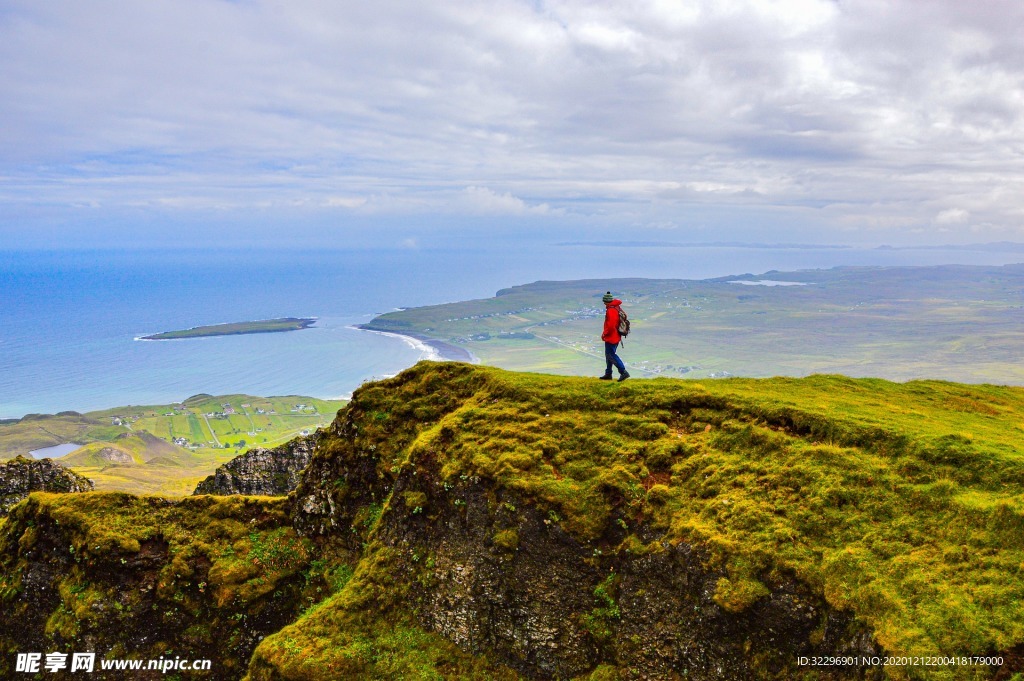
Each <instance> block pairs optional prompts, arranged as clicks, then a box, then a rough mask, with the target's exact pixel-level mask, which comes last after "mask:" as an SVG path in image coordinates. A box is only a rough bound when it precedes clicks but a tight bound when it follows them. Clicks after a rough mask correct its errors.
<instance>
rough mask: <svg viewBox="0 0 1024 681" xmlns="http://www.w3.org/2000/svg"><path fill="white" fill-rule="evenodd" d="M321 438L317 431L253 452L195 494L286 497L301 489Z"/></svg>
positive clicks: (222, 469) (223, 469)
mask: <svg viewBox="0 0 1024 681" xmlns="http://www.w3.org/2000/svg"><path fill="white" fill-rule="evenodd" d="M319 438H320V431H317V432H315V433H313V434H312V435H308V436H306V437H300V438H296V439H294V440H292V441H291V442H288V443H287V444H284V445H281V446H280V447H275V448H273V449H264V448H262V447H259V448H256V449H250V450H249V451H248V452H246V453H245V454H242V455H241V456H237V457H235V458H234V459H232V460H231V461H229V462H228V463H226V464H224V465H223V466H221V467H220V468H218V469H217V470H216V471H215V472H214V474H213V475H211V476H209V477H208V478H206V479H205V480H203V481H202V482H200V483H199V484H198V485H197V486H196V489H195V491H194V492H193V494H256V495H263V496H284V495H286V494H288V493H289V492H291V491H292V490H293V489H295V488H296V487H297V486H298V484H299V474H300V473H301V472H302V470H303V469H304V468H305V467H306V466H307V465H309V460H310V458H311V457H312V456H313V450H314V448H315V447H316V443H317V440H318V439H319Z"/></svg>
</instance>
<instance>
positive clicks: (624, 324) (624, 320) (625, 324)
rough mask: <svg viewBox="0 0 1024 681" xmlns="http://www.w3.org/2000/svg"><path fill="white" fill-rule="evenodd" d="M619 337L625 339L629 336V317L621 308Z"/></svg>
mask: <svg viewBox="0 0 1024 681" xmlns="http://www.w3.org/2000/svg"><path fill="white" fill-rule="evenodd" d="M619 335H620V336H622V337H623V338H625V337H626V336H628V335H629V316H628V315H626V313H625V312H623V311H622V308H621V307H620V308H619Z"/></svg>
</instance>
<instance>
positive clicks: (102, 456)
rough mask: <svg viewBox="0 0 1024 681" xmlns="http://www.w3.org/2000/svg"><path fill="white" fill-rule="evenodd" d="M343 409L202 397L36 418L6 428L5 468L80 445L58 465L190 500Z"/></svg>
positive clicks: (323, 403)
mask: <svg viewBox="0 0 1024 681" xmlns="http://www.w3.org/2000/svg"><path fill="white" fill-rule="evenodd" d="M343 405H344V402H343V401H340V400H320V399H316V398H312V397H302V396H295V395H290V396H283V397H254V396H251V395H218V396H213V395H195V396H193V397H190V398H189V399H187V400H185V401H184V402H180V403H176V404H164V405H147V406H127V407H115V408H113V409H104V410H100V411H94V412H88V413H86V414H79V413H77V412H61V413H60V414H56V415H29V416H26V417H25V418H23V419H21V420H20V421H15V422H7V423H3V424H0V460H5V459H9V458H13V457H15V456H17V455H19V454H21V455H25V456H28V453H29V452H30V451H32V450H36V449H41V448H44V447H50V446H53V445H57V444H63V443H68V442H75V443H79V444H82V445H86V447H84V448H83V449H80V450H78V451H76V452H72V453H71V454H68V455H67V456H65V457H62V458H61V459H58V461H61V462H63V463H65V464H66V465H67V466H68V467H69V468H71V469H72V470H74V471H76V472H78V473H81V474H82V475H84V476H86V477H88V478H90V479H91V480H93V482H95V483H96V488H97V489H106V490H122V491H129V492H135V493H145V492H148V493H164V494H190V493H191V492H192V489H193V488H194V487H195V485H196V484H197V483H198V482H199V481H200V480H202V479H203V478H205V477H206V476H208V475H210V474H211V473H212V472H213V471H214V470H215V469H216V468H217V466H220V465H221V464H223V463H226V462H227V461H229V460H231V459H232V458H234V457H235V456H237V455H238V454H240V453H241V452H243V451H245V450H246V449H249V448H251V447H275V446H277V445H280V444H283V443H285V442H287V441H288V440H291V439H292V438H294V437H296V436H297V435H301V434H302V433H308V432H312V431H314V430H316V429H317V428H319V427H321V426H323V425H326V424H328V423H330V422H331V420H333V419H334V415H335V413H337V411H338V409H340V408H341V407H342V406H343ZM175 439H178V442H177V443H176V444H175ZM129 459H130V461H128V460H129Z"/></svg>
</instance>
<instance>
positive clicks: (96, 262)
mask: <svg viewBox="0 0 1024 681" xmlns="http://www.w3.org/2000/svg"><path fill="white" fill-rule="evenodd" d="M1021 261H1024V253H1022V252H1020V251H1017V252H1014V251H1013V250H1012V249H1007V250H1001V251H1000V250H994V249H989V250H984V249H978V250H970V249H964V248H956V249H921V250H902V249H855V248H807V247H800V248H787V247H771V248H769V247H758V248H749V247H737V246H720V247H717V246H716V247H708V246H701V247H666V246H630V247H613V246H608V245H603V246H595V245H586V244H575V245H557V244H535V245H529V246H525V245H522V244H517V245H515V247H509V246H508V245H507V244H503V245H496V246H494V247H482V246H459V247H453V248H445V249H429V248H394V249H350V250H294V251H260V250H242V251H228V250H222V251H197V250H196V251H193V250H184V249H183V250H173V251H172V250H161V251H115V250H104V251H3V250H0V418H20V417H21V416H23V415H25V414H28V413H55V412H58V411H64V410H74V411H89V410H95V409H103V408H109V407H115V406H121V405H128V404H135V405H143V404H161V403H168V402H172V401H177V400H183V399H185V398H187V397H189V396H191V395H194V394H197V393H211V394H228V393H248V394H254V395H267V396H270V395H308V396H313V397H322V398H338V397H345V396H347V395H349V394H351V392H352V390H354V389H355V388H356V387H358V386H359V385H360V384H361V383H363V382H364V381H367V380H371V379H373V378H380V377H383V376H387V375H392V374H395V373H397V372H399V371H401V370H402V369H404V368H406V367H408V366H411V365H412V364H414V363H415V362H416V361H418V360H419V359H421V358H423V357H425V356H426V354H427V353H426V351H425V350H424V349H423V348H422V347H421V346H420V347H417V346H414V344H411V343H409V342H406V341H405V340H403V339H401V338H397V337H394V336H386V335H381V334H374V333H369V332H365V331H359V330H357V329H354V328H352V327H354V326H355V325H357V324H360V323H363V322H366V321H369V320H370V319H371V318H373V317H374V316H375V315H377V314H380V313H382V312H386V311H389V310H393V309H395V308H398V307H411V306H419V305H431V304H438V303H445V302H452V301H457V300H466V299H470V298H482V297H488V296H491V295H493V294H494V293H495V292H496V291H497V290H499V289H501V288H506V287H510V286H515V285H518V284H524V283H529V282H532V281H537V280H542V279H546V280H568V279H583V278H613V277H666V278H684V279H704V278H709V277H719V276H727V275H733V274H743V273H752V274H760V273H763V272H767V271H770V270H781V271H787V270H794V269H816V268H827V267H834V266H837V265H937V264H950V263H958V264H978V265H1001V264H1008V263H1013V262H1021ZM600 293H602V292H601V291H595V296H598V295H600ZM275 317H317V318H318V322H317V324H316V326H314V327H313V328H310V329H306V330H302V331H293V332H287V333H270V334H254V335H241V336H223V337H213V338H202V339H189V340H178V341H139V340H136V339H137V338H138V337H139V336H142V335H146V334H151V333H157V332H160V331H171V330H176V329H184V328H190V327H194V326H200V325H206V324H217V323H223V322H235V321H248V320H257V319H269V318H275Z"/></svg>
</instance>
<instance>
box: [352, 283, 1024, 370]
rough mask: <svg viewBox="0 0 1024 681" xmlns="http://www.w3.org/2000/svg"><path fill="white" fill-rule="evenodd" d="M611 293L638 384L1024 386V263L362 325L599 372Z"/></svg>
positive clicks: (520, 366)
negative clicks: (625, 319) (827, 377)
mask: <svg viewBox="0 0 1024 681" xmlns="http://www.w3.org/2000/svg"><path fill="white" fill-rule="evenodd" d="M608 289H610V290H611V291H612V292H613V293H614V294H615V295H617V296H618V297H619V298H621V299H622V300H623V302H624V305H623V307H624V309H626V310H627V311H628V313H629V316H630V319H631V321H632V324H633V333H632V335H631V336H630V337H629V338H628V339H627V341H626V343H625V347H624V348H623V349H622V352H621V353H620V354H621V356H622V357H623V359H624V360H625V361H626V363H627V365H628V366H629V370H630V372H631V373H632V374H633V375H634V376H636V377H641V376H675V377H686V378H708V377H721V376H750V377H769V376H806V375H809V374H813V373H840V374H844V375H847V376H872V377H881V378H888V379H890V380H898V381H903V380H909V379H916V378H922V377H923V378H940V379H945V380H952V381H962V382H965V383H986V382H987V383H999V384H1007V383H1009V384H1014V385H1024V364H1021V362H1020V348H1021V347H1024V314H1022V311H1024V265H1007V266H1004V267H965V266H941V267H837V268H834V269H829V270H804V271H799V272H766V273H764V274H761V275H757V276H755V275H752V274H741V275H738V276H734V277H723V278H719V279H707V280H683V279H603V280H596V279H595V280H589V281H539V282H534V283H532V284H527V285H524V286H515V287H512V288H508V289H503V290H501V291H498V292H497V294H496V295H495V296H494V297H493V298H485V299H481V300H470V301H464V302H459V303H449V304H445V305H433V306H427V307H416V308H409V309H404V310H400V311H396V312H389V313H387V314H384V315H381V316H379V317H377V318H375V319H373V320H372V321H371V322H370V323H368V324H367V325H366V328H369V329H375V330H379V331H389V332H394V333H408V334H413V335H416V336H419V337H427V338H434V339H438V340H440V341H444V342H446V343H450V344H454V345H456V346H459V347H462V348H464V349H465V350H467V351H468V352H471V353H472V354H473V355H474V356H476V357H478V358H479V359H480V361H481V362H483V363H484V364H489V365H491V366H499V367H502V368H505V369H514V370H520V371H544V372H552V373H559V374H575V375H584V376H588V375H596V374H597V373H600V372H601V371H602V370H603V369H604V349H603V346H602V345H601V341H600V329H601V321H602V317H603V315H604V308H603V305H602V304H601V294H603V293H604V292H605V291H606V290H608Z"/></svg>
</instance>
